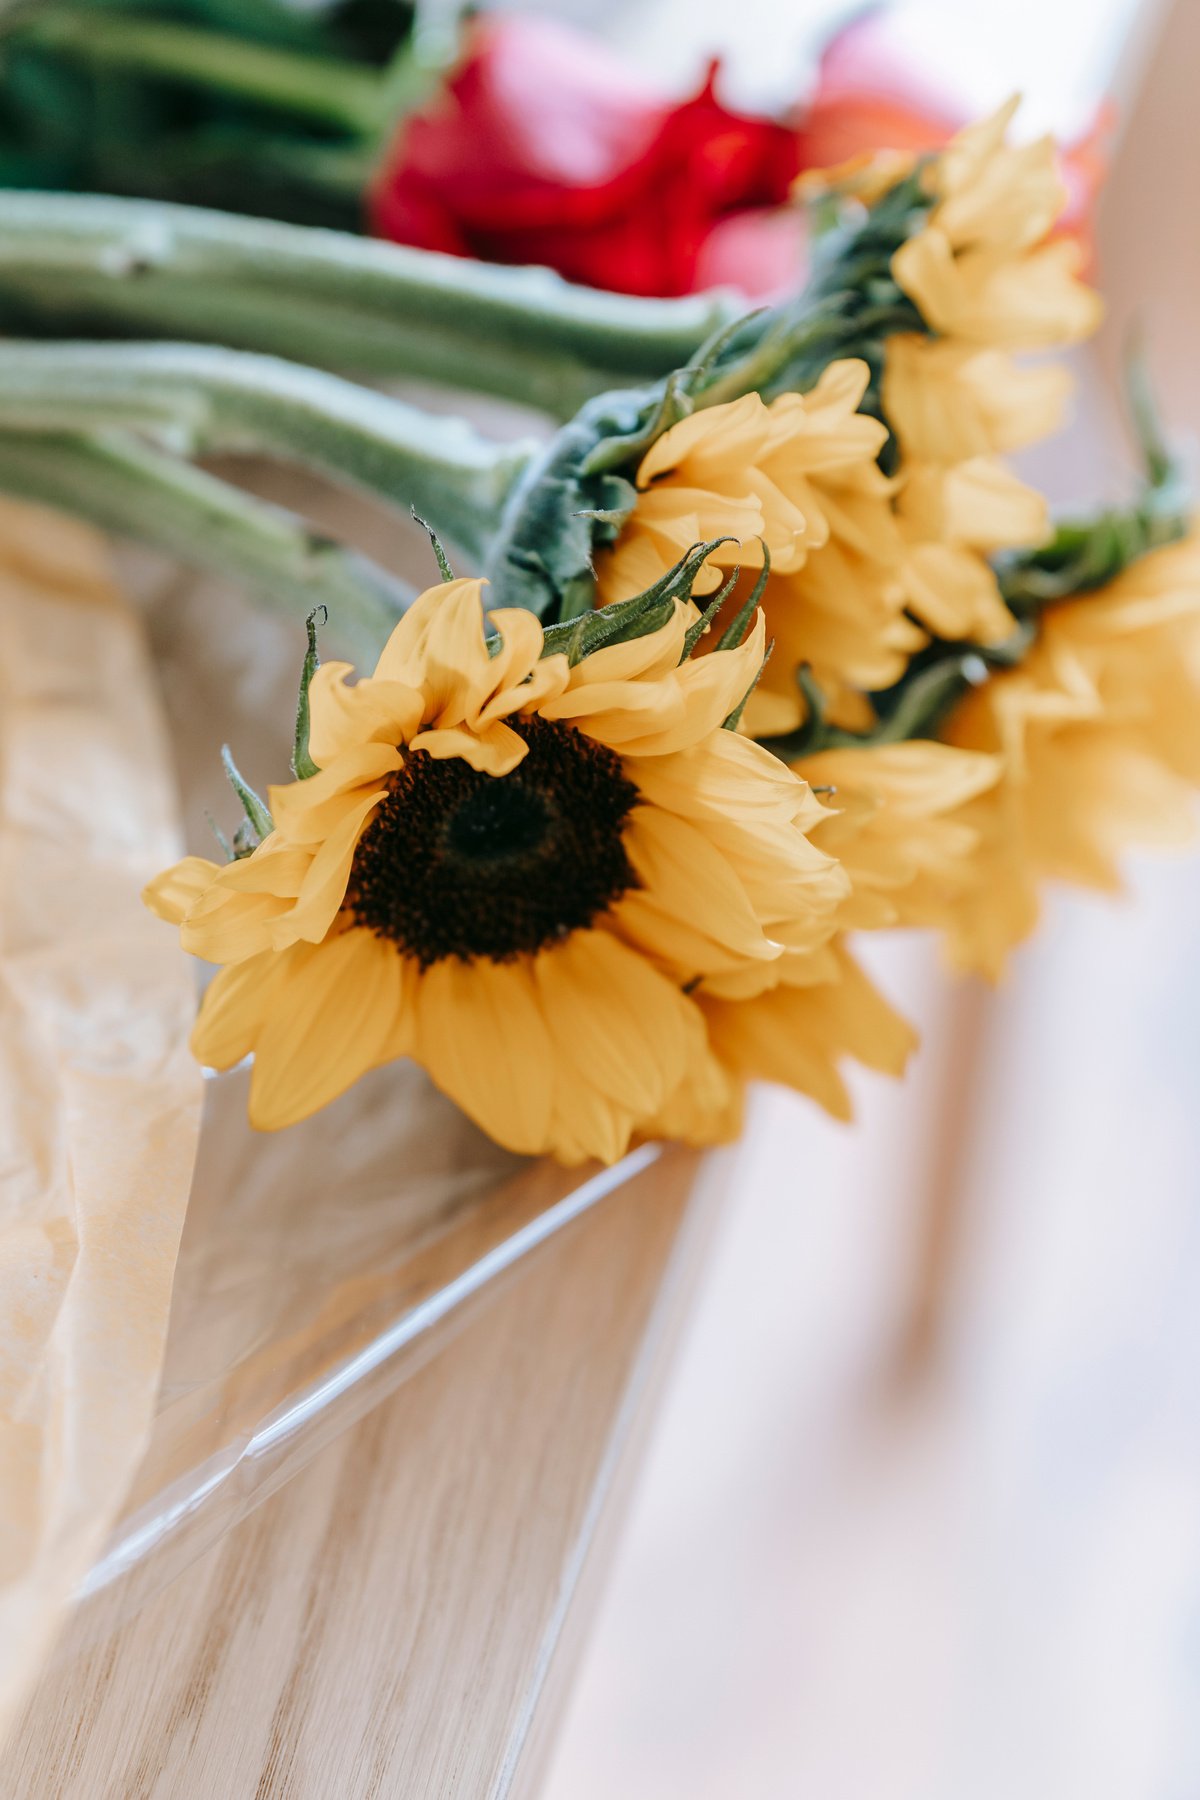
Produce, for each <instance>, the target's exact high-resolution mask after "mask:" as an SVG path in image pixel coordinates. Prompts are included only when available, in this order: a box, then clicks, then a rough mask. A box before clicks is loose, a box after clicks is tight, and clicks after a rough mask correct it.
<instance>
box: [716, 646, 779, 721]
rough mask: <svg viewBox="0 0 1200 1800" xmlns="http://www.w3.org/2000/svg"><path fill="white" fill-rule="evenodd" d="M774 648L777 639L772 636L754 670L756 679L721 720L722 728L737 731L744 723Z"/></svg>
mask: <svg viewBox="0 0 1200 1800" xmlns="http://www.w3.org/2000/svg"><path fill="white" fill-rule="evenodd" d="M729 648H732V646H729ZM774 650H775V639H774V638H772V639H771V641H770V643H769V644H768V645H767V647H766V650H765V651H764V652H763V659H762V661H761V662H760V663H759V665H758V668H757V669H756V670H755V672H754V680H753V681H752V682H751V683H750V686H749V687H748V688H747V689H746V691H745V693H744V694H743V695H742V697H741V699H740V700H739V701H738V703H737V705H736V706H735V707H734V709H733V711H732V712H731V713H727V714H726V715H725V717H724V719H723V720H722V721H721V730H722V731H737V730H738V729H739V728H740V726H741V723H742V714H743V713H744V712H745V710H746V708H747V706H748V705H749V704H750V696H751V694H753V692H754V690H755V688H756V687H757V686H758V684H759V682H760V681H761V680H762V678H763V671H764V670H765V669H766V666H767V664H768V663H769V662H770V660H771V657H772V655H773V654H774Z"/></svg>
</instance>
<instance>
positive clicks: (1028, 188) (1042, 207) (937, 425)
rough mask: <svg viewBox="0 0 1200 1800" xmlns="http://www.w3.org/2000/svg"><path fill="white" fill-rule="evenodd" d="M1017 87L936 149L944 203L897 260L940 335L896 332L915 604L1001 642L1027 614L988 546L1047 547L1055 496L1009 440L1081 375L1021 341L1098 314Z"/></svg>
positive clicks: (1056, 333) (1045, 336) (1026, 438)
mask: <svg viewBox="0 0 1200 1800" xmlns="http://www.w3.org/2000/svg"><path fill="white" fill-rule="evenodd" d="M1015 108H1016V101H1012V102H1010V103H1009V105H1007V106H1005V107H1003V108H1001V110H1000V111H999V112H998V113H996V114H995V115H994V116H993V117H992V118H990V119H986V120H984V121H983V122H982V123H981V124H978V125H972V126H970V127H968V129H967V130H965V131H962V132H960V133H959V134H958V136H957V137H956V138H954V139H952V140H951V142H950V143H949V144H948V145H947V146H946V148H945V149H944V150H943V151H942V152H941V153H940V154H939V155H938V156H936V157H934V158H932V159H931V161H930V163H929V165H928V168H927V170H926V175H925V179H926V184H927V186H928V187H929V189H930V190H931V191H932V193H933V195H934V205H933V207H932V209H931V211H930V213H929V216H928V219H927V221H926V223H925V225H924V226H923V228H922V229H921V230H920V231H918V232H916V233H914V235H913V236H912V237H911V238H910V239H909V240H908V241H907V243H905V244H903V245H902V246H901V247H900V249H899V250H898V251H897V252H896V254H895V256H894V257H893V258H892V273H893V276H894V278H895V280H896V283H897V285H898V286H899V287H900V289H901V290H902V292H904V293H906V294H907V295H908V297H909V299H910V300H912V301H913V303H914V304H915V305H916V307H917V309H918V311H919V312H920V314H921V316H922V318H923V319H924V321H925V323H926V325H927V326H928V327H929V329H930V332H931V333H932V334H933V335H930V336H925V335H921V334H918V333H910V332H897V333H894V334H893V335H892V336H890V337H889V338H888V341H887V346H886V352H885V363H884V374H883V382H882V389H881V396H882V401H883V407H884V412H885V414H886V417H887V419H888V423H889V424H890V426H891V428H892V431H893V432H894V434H895V438H896V443H897V445H898V447H899V450H900V487H899V496H898V500H897V515H898V518H899V523H900V530H901V533H902V535H903V538H904V541H905V546H906V553H905V559H904V579H905V584H906V588H907V595H908V604H909V606H910V608H911V610H912V612H913V613H914V614H915V615H916V617H917V618H919V619H920V620H921V622H922V623H923V624H924V625H927V626H928V627H929V629H930V630H931V631H933V632H935V633H936V634H937V635H938V636H940V637H945V638H956V639H972V640H974V641H975V642H978V643H983V644H994V643H999V642H1002V641H1003V640H1004V639H1005V638H1006V637H1008V636H1009V635H1010V634H1011V633H1012V631H1013V630H1014V627H1015V621H1014V620H1013V618H1012V616H1011V614H1010V613H1009V611H1008V608H1007V607H1006V606H1005V604H1004V601H1003V599H1002V598H1001V595H1000V591H999V588H998V586H997V584H996V578H995V575H994V573H993V571H992V569H991V567H990V565H989V563H988V561H987V557H988V553H989V552H990V551H993V550H999V549H1022V548H1033V547H1034V546H1036V545H1038V544H1040V543H1042V542H1043V541H1044V539H1045V538H1046V536H1047V533H1048V519H1047V512H1046V506H1045V502H1044V501H1043V499H1042V497H1041V496H1040V495H1039V494H1037V493H1036V492H1035V491H1034V490H1033V489H1032V488H1029V487H1026V486H1025V485H1024V484H1023V483H1021V482H1019V481H1017V480H1016V478H1015V477H1014V476H1012V475H1011V474H1009V473H1008V471H1007V470H1006V469H1005V468H1004V467H1003V465H1002V464H1001V463H1000V462H999V461H997V460H996V456H997V453H998V452H1006V451H1010V450H1016V449H1021V448H1024V447H1025V446H1026V445H1029V444H1032V443H1035V442H1037V441H1038V440H1039V439H1040V438H1042V437H1045V436H1046V435H1048V434H1049V433H1050V432H1052V431H1054V430H1056V429H1057V428H1058V426H1059V424H1060V422H1061V418H1062V414H1063V410H1064V406H1065V403H1066V399H1067V396H1068V394H1069V392H1070V387H1071V382H1070V377H1069V375H1068V374H1067V372H1066V370H1065V369H1062V368H1061V367H1057V366H1042V367H1034V368H1023V367H1021V366H1019V365H1018V364H1017V363H1015V362H1014V361H1013V357H1012V352H1013V351H1023V350H1044V349H1051V348H1055V347H1058V346H1061V345H1066V344H1073V343H1077V342H1078V341H1079V340H1080V339H1081V338H1084V337H1086V336H1088V335H1089V334H1090V333H1091V332H1092V331H1093V330H1094V329H1095V327H1096V325H1097V324H1098V322H1099V316H1100V302H1099V300H1098V298H1097V296H1096V295H1095V294H1094V293H1093V292H1092V291H1091V290H1090V289H1089V288H1087V287H1086V286H1085V285H1084V284H1083V283H1082V282H1081V281H1079V280H1078V278H1077V271H1078V267H1079V264H1080V262H1081V260H1082V253H1081V251H1080V249H1079V246H1078V244H1076V243H1075V242H1074V241H1073V240H1071V239H1066V238H1059V239H1052V238H1051V237H1050V233H1051V231H1052V228H1053V227H1054V225H1055V222H1056V221H1057V219H1058V217H1059V215H1060V213H1061V212H1062V210H1063V207H1064V206H1065V204H1066V200H1067V191H1066V188H1065V187H1064V185H1063V182H1062V178H1061V175H1060V173H1059V162H1058V154H1057V151H1056V149H1055V145H1054V143H1053V140H1052V139H1050V138H1048V137H1046V138H1041V139H1039V140H1038V141H1037V142H1035V143H1032V144H1024V145H1009V144H1007V143H1006V142H1005V135H1006V132H1007V129H1008V126H1009V123H1010V121H1011V119H1012V115H1013V112H1014V111H1015Z"/></svg>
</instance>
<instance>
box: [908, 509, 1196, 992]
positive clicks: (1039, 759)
mask: <svg viewBox="0 0 1200 1800" xmlns="http://www.w3.org/2000/svg"><path fill="white" fill-rule="evenodd" d="M943 735H944V736H945V738H946V739H947V741H948V742H949V743H951V744H954V745H957V746H960V747H962V748H966V749H972V750H982V751H985V752H988V753H993V754H997V755H999V756H1000V757H1001V758H1002V760H1003V768H1004V773H1003V777H1002V779H1001V780H1000V782H999V783H998V785H997V786H995V787H994V788H992V789H990V790H989V791H988V792H986V793H984V794H981V795H980V796H979V797H978V798H977V799H975V800H972V801H970V802H968V804H967V805H966V806H965V807H964V808H963V810H962V813H961V819H962V822H963V823H964V824H966V825H968V826H969V827H970V828H971V829H972V830H974V831H976V832H977V833H978V834H979V840H980V841H979V849H978V851H977V852H976V854H975V857H974V859H973V868H974V880H973V882H972V884H971V886H970V888H969V890H968V891H967V892H965V893H963V894H961V895H959V896H958V897H957V898H952V899H951V900H950V902H949V903H946V901H945V899H944V898H942V899H941V900H940V901H932V902H931V903H930V904H929V905H928V906H927V908H926V910H925V917H926V919H927V921H928V922H929V923H934V924H940V925H942V926H943V927H944V928H945V930H946V932H947V937H948V946H949V951H950V954H951V957H952V960H953V961H954V962H955V963H956V964H957V965H959V966H960V967H963V968H970V969H979V970H981V971H983V972H984V973H985V974H987V975H989V976H991V977H992V978H993V979H995V978H996V977H997V976H998V975H999V974H1000V972H1001V970H1002V968H1003V966H1004V962H1005V959H1006V957H1007V955H1008V953H1009V951H1010V950H1011V949H1012V948H1013V946H1014V945H1016V944H1017V943H1019V942H1020V941H1021V940H1022V939H1023V938H1025V937H1026V936H1028V934H1029V933H1030V931H1032V929H1033V927H1034V925H1035V924H1036V922H1037V917H1038V912H1039V899H1038V889H1039V886H1040V884H1041V883H1042V882H1043V881H1045V880H1060V881H1069V882H1075V883H1078V884H1080V885H1082V886H1085V887H1094V888H1101V889H1113V888H1117V887H1119V885H1120V877H1119V873H1118V868H1117V858H1118V856H1119V855H1120V853H1121V852H1122V851H1123V850H1124V849H1125V848H1126V847H1128V846H1129V845H1132V844H1154V843H1177V842H1180V841H1183V840H1186V839H1187V838H1188V837H1190V835H1191V833H1192V828H1193V823H1194V804H1193V795H1192V789H1193V788H1194V786H1195V784H1196V783H1197V782H1200V537H1191V538H1189V539H1188V540H1187V541H1185V542H1184V543H1181V544H1178V545H1175V546H1173V547H1172V548H1170V549H1166V550H1160V551H1156V552H1154V553H1152V554H1151V555H1149V556H1145V557H1143V558H1141V559H1140V560H1139V561H1138V562H1136V563H1134V564H1133V565H1132V566H1131V567H1130V568H1129V569H1127V570H1126V571H1125V573H1124V574H1123V575H1121V576H1120V577H1118V579H1117V580H1116V581H1114V582H1112V583H1110V585H1109V586H1108V587H1107V588H1105V589H1103V590H1101V591H1100V592H1098V593H1096V594H1095V595H1093V596H1091V597H1088V598H1081V599H1075V600H1071V601H1069V602H1065V603H1063V604H1061V605H1059V606H1057V607H1055V608H1054V609H1053V610H1052V611H1050V612H1049V613H1048V614H1047V616H1046V618H1045V620H1044V623H1043V625H1042V629H1041V633H1040V636H1039V638H1038V641H1037V643H1036V644H1035V645H1034V647H1033V649H1032V650H1031V652H1030V653H1029V655H1028V656H1027V657H1026V659H1025V660H1024V662H1022V663H1021V664H1020V666H1019V667H1017V668H1015V669H1012V670H1010V671H1007V672H1005V673H1003V674H1001V675H998V676H996V677H994V678H993V679H992V680H990V681H988V682H987V683H986V684H985V685H983V686H982V687H980V688H979V689H977V690H975V691H974V692H973V693H971V694H970V695H969V696H968V697H967V698H966V699H965V700H964V701H963V702H962V704H961V705H960V706H959V707H958V708H956V710H955V712H954V713H953V714H952V715H951V718H950V720H949V722H948V724H947V726H946V728H945V731H944V733H943Z"/></svg>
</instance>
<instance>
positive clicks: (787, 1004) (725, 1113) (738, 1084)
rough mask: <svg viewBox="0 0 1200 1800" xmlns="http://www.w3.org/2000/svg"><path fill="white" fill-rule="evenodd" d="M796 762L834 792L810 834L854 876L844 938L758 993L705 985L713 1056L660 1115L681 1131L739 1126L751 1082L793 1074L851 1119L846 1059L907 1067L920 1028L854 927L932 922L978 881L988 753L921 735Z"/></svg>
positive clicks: (796, 956) (789, 1082) (793, 955)
mask: <svg viewBox="0 0 1200 1800" xmlns="http://www.w3.org/2000/svg"><path fill="white" fill-rule="evenodd" d="M795 767H796V772H797V773H798V774H799V775H801V776H803V778H804V779H805V781H806V782H808V783H810V784H811V785H812V787H814V788H821V789H830V790H832V791H831V792H830V795H829V799H828V807H829V811H828V813H827V814H826V816H825V817H824V818H823V819H820V820H819V821H818V822H817V824H816V825H815V826H814V827H813V828H812V830H811V831H810V833H809V835H810V838H811V839H812V841H813V842H814V843H816V844H818V845H819V847H820V848H821V849H823V850H825V851H826V852H828V854H829V855H830V856H833V857H836V858H837V860H838V861H839V863H840V864H841V866H842V868H843V869H844V870H845V872H846V874H847V875H848V876H849V878H850V887H849V891H848V892H847V893H846V895H845V896H844V898H843V899H842V901H841V903H840V905H839V906H838V910H837V927H838V930H837V935H836V936H835V937H834V938H832V939H831V940H830V942H829V943H828V944H826V945H822V946H821V947H820V948H819V949H817V950H815V951H813V950H808V951H795V952H790V953H788V954H787V955H785V956H784V957H783V958H781V959H780V961H779V962H778V963H777V964H775V965H773V967H772V968H771V970H770V971H769V985H766V986H765V988H764V991H762V992H760V993H758V994H753V995H745V996H743V997H740V998H739V997H736V996H735V995H734V994H733V993H732V991H731V990H732V987H733V983H731V982H729V981H726V982H725V983H724V984H723V985H724V987H725V989H726V995H725V997H721V996H719V995H717V994H715V993H714V992H713V986H714V985H715V984H705V983H701V984H700V986H699V987H698V989H697V991H696V995H695V998H696V1001H697V1003H698V1005H699V1006H700V1008H701V1010H702V1012H703V1014H704V1019H705V1024H706V1027H707V1031H708V1037H709V1044H710V1053H709V1056H708V1058H707V1060H703V1059H700V1060H698V1062H697V1066H696V1070H695V1071H694V1073H693V1079H692V1081H691V1082H690V1083H689V1084H687V1086H685V1087H684V1088H683V1089H681V1090H679V1091H677V1092H676V1094H675V1095H673V1096H672V1098H671V1101H670V1102H669V1104H668V1106H667V1108H666V1109H664V1112H663V1114H662V1116H661V1119H660V1120H659V1121H657V1123H659V1124H660V1125H661V1127H662V1128H663V1129H665V1130H669V1131H670V1132H671V1133H672V1134H674V1135H686V1136H689V1137H691V1138H693V1139H694V1140H697V1141H704V1140H705V1139H706V1136H707V1139H708V1140H709V1141H719V1140H720V1139H721V1138H723V1137H726V1136H729V1135H731V1133H732V1131H733V1130H734V1129H736V1123H737V1119H738V1116H739V1113H738V1109H739V1107H740V1098H741V1092H742V1088H743V1086H744V1084H745V1082H746V1081H748V1080H754V1079H757V1080H767V1081H777V1082H782V1083H783V1084H785V1085H786V1086H789V1087H793V1088H797V1089H799V1090H800V1091H801V1092H803V1093H806V1094H808V1095H810V1096H811V1097H812V1098H813V1099H815V1100H817V1101H818V1102H819V1103H820V1104H821V1105H822V1106H824V1107H825V1108H826V1110H827V1111H828V1112H831V1113H832V1114H833V1115H834V1116H835V1117H836V1118H848V1117H849V1116H850V1110H851V1109H850V1097H849V1094H848V1092H847V1090H846V1085H845V1082H844V1080H843V1077H842V1074H841V1071H840V1068H839V1065H840V1063H841V1062H842V1061H843V1060H844V1059H846V1058H852V1059H854V1060H855V1061H858V1062H860V1063H862V1064H864V1065H865V1066H866V1067H868V1068H872V1069H876V1070H878V1071H880V1072H881V1073H884V1074H890V1075H899V1074H901V1073H902V1071H903V1069H904V1065H905V1062H906V1061H907V1058H908V1056H909V1054H910V1052H911V1051H912V1049H913V1047H914V1045H915V1042H916V1039H915V1036H914V1033H913V1032H912V1030H911V1028H910V1027H909V1026H908V1025H907V1024H906V1022H905V1021H904V1020H903V1019H902V1018H901V1017H900V1016H899V1015H898V1014H897V1013H896V1012H895V1010H894V1009H893V1008H892V1007H891V1006H890V1004H889V1003H888V1002H887V1001H886V1000H885V999H884V998H883V996H882V995H881V994H880V993H879V992H878V991H877V990H876V988H875V987H874V985H873V983H872V982H871V981H870V980H869V978H868V977H867V976H866V975H864V973H863V971H862V970H861V968H859V966H858V964H857V963H856V962H855V961H854V959H853V957H852V956H851V955H850V952H849V950H848V948H847V945H846V940H845V935H844V934H845V933H846V932H848V931H851V930H863V929H869V930H877V929H880V928H881V927H885V926H897V925H907V924H914V923H916V924H922V923H925V922H926V921H927V918H928V915H929V913H930V912H931V911H933V910H936V909H937V908H939V907H940V908H944V907H945V906H947V905H948V904H949V903H950V902H951V901H952V900H953V898H954V897H955V896H957V895H959V894H961V893H963V892H964V891H966V889H967V888H968V887H969V885H970V883H971V882H972V881H973V879H974V873H975V871H974V862H973V859H974V856H975V853H976V849H977V845H978V834H977V832H976V831H975V829H974V828H973V827H972V826H971V825H970V824H968V823H967V822H966V821H965V820H964V819H963V818H962V817H961V816H960V815H961V813H962V811H963V809H964V807H966V806H967V805H968V804H969V802H971V801H972V800H974V799H975V798H976V797H977V796H978V795H980V794H981V793H983V792H984V791H985V790H986V789H988V788H990V787H992V786H993V785H994V784H995V782H996V780H997V778H998V776H999V773H1000V767H1001V765H1000V760H999V758H997V757H994V756H987V755H981V754H980V753H978V752H977V751H971V750H957V749H952V748H951V747H950V746H949V745H946V744H933V743H921V742H914V743H904V744H886V745H880V746H872V747H869V748H867V747H864V748H862V749H858V748H853V749H842V750H826V751H822V752H821V753H820V754H818V755H814V756H808V757H805V758H803V759H802V761H800V762H798V763H797V764H796V765H795ZM706 1121H707V1127H706Z"/></svg>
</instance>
